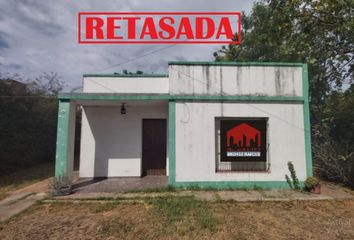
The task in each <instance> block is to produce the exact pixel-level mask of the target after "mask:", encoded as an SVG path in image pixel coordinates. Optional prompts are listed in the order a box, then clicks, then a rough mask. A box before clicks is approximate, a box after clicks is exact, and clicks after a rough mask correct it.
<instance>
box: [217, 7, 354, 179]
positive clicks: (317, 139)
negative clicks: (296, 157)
mask: <svg viewBox="0 0 354 240" xmlns="http://www.w3.org/2000/svg"><path fill="white" fill-rule="evenodd" d="M242 27H243V29H242V33H241V35H242V40H241V44H240V45H229V46H223V47H222V48H221V49H220V50H219V51H217V52H215V53H214V57H215V60H216V61H265V62H266V61H272V62H273V61H282V62H303V63H307V64H308V66H309V90H310V110H311V122H312V133H313V135H312V137H313V146H315V147H313V155H314V159H315V164H316V165H317V166H319V165H321V166H319V168H317V169H319V171H320V172H319V174H320V175H321V176H323V177H327V178H329V177H330V176H329V173H330V175H331V179H334V180H336V181H341V182H345V183H349V182H354V153H353V149H354V125H353V119H354V115H353V114H354V108H353V106H354V102H353V101H354V86H353V84H354V83H353V79H354V1H353V0H318V1H312V0H303V1H302V0H301V1H300V0H292V1H286V0H267V1H258V2H256V3H255V4H254V6H253V8H252V11H251V13H250V14H249V15H245V14H242ZM329 146H330V147H331V148H333V149H328V147H329ZM343 146H346V147H343ZM328 150H331V152H328ZM329 155H331V157H329V158H328V159H325V158H326V156H329ZM343 156H344V158H345V159H346V160H345V161H340V160H338V159H343ZM331 159H332V160H333V161H332V160H331ZM329 162H331V163H330V164H327V163H329ZM334 165H336V166H338V168H337V170H338V171H335V173H333V171H332V169H333V168H332V166H334ZM331 168H332V169H331ZM344 169H345V171H344ZM327 170H328V171H327ZM339 175H341V176H339ZM332 176H335V177H332Z"/></svg>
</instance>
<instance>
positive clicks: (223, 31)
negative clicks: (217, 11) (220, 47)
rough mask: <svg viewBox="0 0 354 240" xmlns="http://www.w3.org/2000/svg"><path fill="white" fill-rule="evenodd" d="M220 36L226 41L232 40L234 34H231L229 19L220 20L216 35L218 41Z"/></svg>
mask: <svg viewBox="0 0 354 240" xmlns="http://www.w3.org/2000/svg"><path fill="white" fill-rule="evenodd" d="M221 35H225V36H226V38H227V39H232V38H233V37H234V34H233V33H232V28H231V24H230V19H229V18H227V17H222V18H221V20H220V25H219V28H218V31H217V33H216V39H220V36H221Z"/></svg>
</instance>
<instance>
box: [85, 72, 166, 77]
mask: <svg viewBox="0 0 354 240" xmlns="http://www.w3.org/2000/svg"><path fill="white" fill-rule="evenodd" d="M82 76H83V77H124V78H167V77H168V74H154V73H151V74H149V73H143V74H98V73H85V74H83V75H82Z"/></svg>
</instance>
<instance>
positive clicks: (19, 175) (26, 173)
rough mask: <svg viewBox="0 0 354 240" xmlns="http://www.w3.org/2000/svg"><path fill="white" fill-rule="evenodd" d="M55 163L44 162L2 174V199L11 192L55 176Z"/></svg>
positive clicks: (0, 193)
mask: <svg viewBox="0 0 354 240" xmlns="http://www.w3.org/2000/svg"><path fill="white" fill-rule="evenodd" d="M53 173H54V163H44V164H40V165H37V166H34V167H31V168H26V169H21V170H18V171H16V172H12V173H10V174H7V175H2V176H0V179H1V181H0V200H2V199H4V198H5V197H6V196H8V195H9V194H10V193H11V192H13V191H15V190H17V189H20V188H23V187H26V186H28V185H30V184H33V183H35V182H38V181H41V180H44V179H46V178H49V177H51V176H53Z"/></svg>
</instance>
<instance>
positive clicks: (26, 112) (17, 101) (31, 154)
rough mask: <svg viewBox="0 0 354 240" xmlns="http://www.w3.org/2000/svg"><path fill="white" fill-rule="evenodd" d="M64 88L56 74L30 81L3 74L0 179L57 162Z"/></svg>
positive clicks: (0, 118)
mask: <svg viewBox="0 0 354 240" xmlns="http://www.w3.org/2000/svg"><path fill="white" fill-rule="evenodd" d="M62 87H63V83H62V82H61V80H60V78H59V77H58V76H57V75H56V74H54V73H50V74H43V75H41V76H40V77H38V78H36V79H35V80H27V81H24V80H22V79H21V78H20V77H18V76H4V75H1V74H0V96H1V97H0V109H1V111H0V133H1V134H0V146H1V153H0V159H1V165H0V175H2V174H5V173H8V172H9V171H13V170H17V169H24V168H26V167H29V166H33V165H36V164H38V163H41V162H48V161H54V158H55V157H54V156H55V143H56V121H57V109H58V103H57V99H56V95H57V93H58V92H59V91H60V90H61V89H62Z"/></svg>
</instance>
